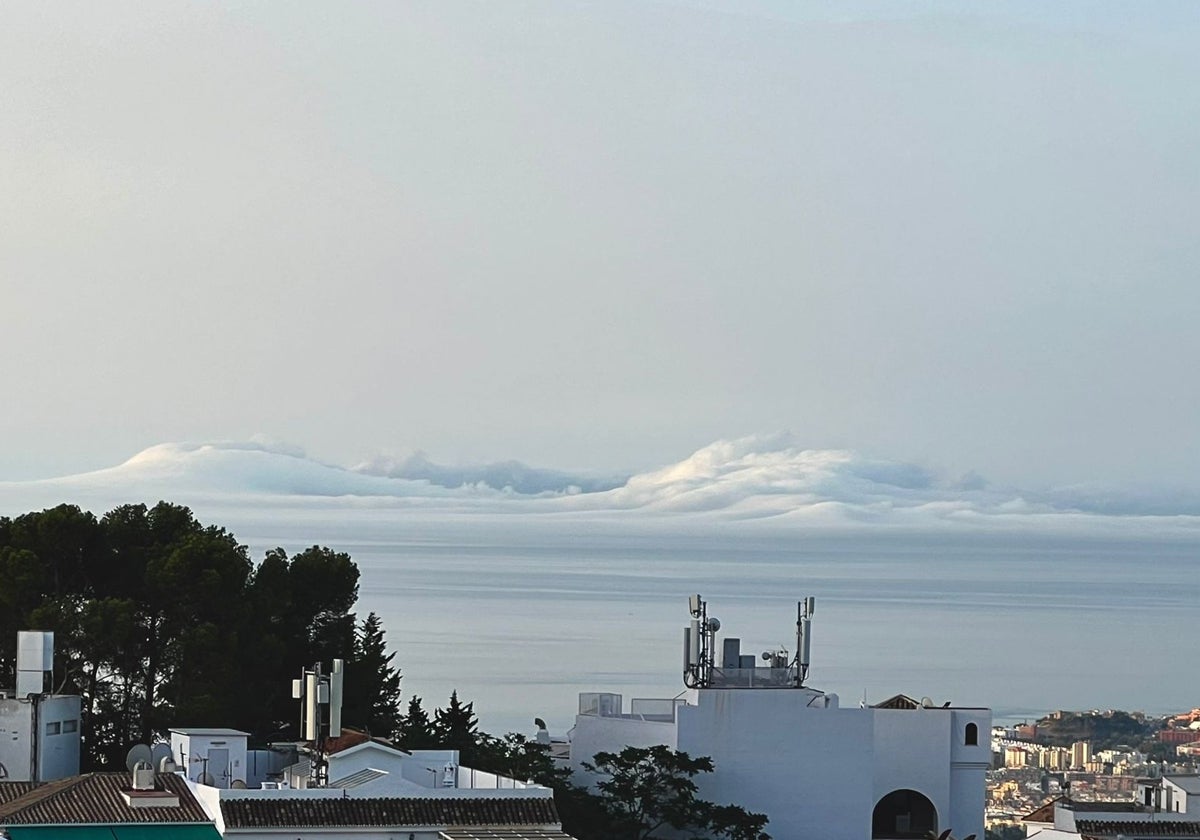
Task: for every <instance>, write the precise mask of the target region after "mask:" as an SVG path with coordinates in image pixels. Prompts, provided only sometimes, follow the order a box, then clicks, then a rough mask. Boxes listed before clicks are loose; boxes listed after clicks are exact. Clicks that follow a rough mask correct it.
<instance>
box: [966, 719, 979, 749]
mask: <svg viewBox="0 0 1200 840" xmlns="http://www.w3.org/2000/svg"><path fill="white" fill-rule="evenodd" d="M964 743H965V744H966V745H967V746H968V747H977V746H979V727H978V726H976V725H975V724H973V723H968V724H967V735H966V739H965V740H964Z"/></svg>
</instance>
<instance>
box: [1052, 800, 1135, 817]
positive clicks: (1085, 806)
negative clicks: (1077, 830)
mask: <svg viewBox="0 0 1200 840" xmlns="http://www.w3.org/2000/svg"><path fill="white" fill-rule="evenodd" d="M1063 807H1064V808H1067V809H1069V810H1071V811H1075V812H1076V813H1080V814H1083V813H1108V814H1136V813H1138V812H1139V811H1141V812H1145V813H1147V814H1148V813H1150V807H1149V806H1148V805H1143V804H1142V803H1141V802H1131V801H1129V800H1128V799H1121V800H1118V801H1115V802H1105V801H1104V800H1097V801H1095V802H1092V801H1084V800H1081V799H1073V800H1071V801H1070V802H1064V803H1063ZM1085 819H1086V817H1085Z"/></svg>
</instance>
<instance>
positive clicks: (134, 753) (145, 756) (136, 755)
mask: <svg viewBox="0 0 1200 840" xmlns="http://www.w3.org/2000/svg"><path fill="white" fill-rule="evenodd" d="M153 758H154V755H153V753H151V752H150V748H149V747H148V746H146V745H145V744H134V745H133V746H132V747H130V748H129V752H128V753H126V754H125V769H126V770H128V771H129V772H130V773H132V772H133V768H134V767H136V766H137V765H138V764H139V763H141V762H145V763H146V764H147V765H148V766H150V767H153V766H154V764H153V762H152V759H153Z"/></svg>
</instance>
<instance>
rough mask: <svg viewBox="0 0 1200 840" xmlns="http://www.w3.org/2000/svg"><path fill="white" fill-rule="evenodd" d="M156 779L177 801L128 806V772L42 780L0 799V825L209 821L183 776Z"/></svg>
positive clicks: (162, 775)
mask: <svg viewBox="0 0 1200 840" xmlns="http://www.w3.org/2000/svg"><path fill="white" fill-rule="evenodd" d="M157 783H158V786H159V787H160V788H162V789H164V790H166V791H169V792H170V793H173V794H175V795H176V796H178V797H179V804H178V805H167V806H159V807H155V808H132V807H130V806H129V805H128V804H127V803H126V802H125V799H124V798H123V797H122V796H121V792H122V791H127V790H129V789H130V787H131V786H130V778H129V774H128V773H87V774H84V775H82V776H69V777H67V778H65V779H58V780H56V781H53V782H46V783H45V784H42V785H38V786H36V787H34V788H32V789H31V790H28V791H27V792H25V793H23V794H22V795H20V796H17V797H14V798H12V799H9V800H8V801H7V802H4V803H3V804H0V825H52V824H60V825H61V824H67V825H70V824H78V823H91V824H100V825H103V824H121V823H207V822H211V820H209V818H208V815H207V814H206V813H205V812H204V809H203V808H202V807H201V806H200V803H199V802H197V801H196V798H195V797H194V796H192V793H191V791H190V790H188V787H187V783H186V782H184V780H183V779H182V778H180V777H179V776H176V775H174V774H173V773H161V774H159V775H158V777H157Z"/></svg>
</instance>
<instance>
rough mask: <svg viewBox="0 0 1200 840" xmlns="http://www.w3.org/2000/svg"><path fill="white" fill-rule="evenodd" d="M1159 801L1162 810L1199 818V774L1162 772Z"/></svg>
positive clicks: (1195, 818)
mask: <svg viewBox="0 0 1200 840" xmlns="http://www.w3.org/2000/svg"><path fill="white" fill-rule="evenodd" d="M1160 802H1161V808H1162V810H1163V811H1168V812H1171V813H1174V814H1180V815H1186V816H1187V817H1188V818H1190V819H1193V820H1200V775H1195V774H1186V775H1185V774H1177V773H1167V774H1164V775H1163V777H1162V793H1161V794H1160Z"/></svg>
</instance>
